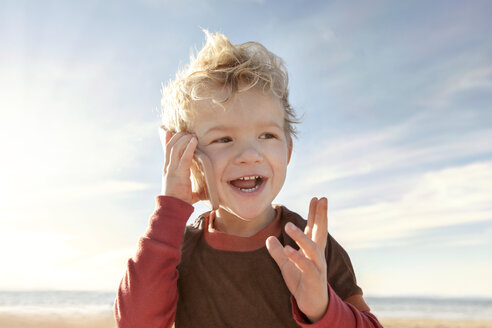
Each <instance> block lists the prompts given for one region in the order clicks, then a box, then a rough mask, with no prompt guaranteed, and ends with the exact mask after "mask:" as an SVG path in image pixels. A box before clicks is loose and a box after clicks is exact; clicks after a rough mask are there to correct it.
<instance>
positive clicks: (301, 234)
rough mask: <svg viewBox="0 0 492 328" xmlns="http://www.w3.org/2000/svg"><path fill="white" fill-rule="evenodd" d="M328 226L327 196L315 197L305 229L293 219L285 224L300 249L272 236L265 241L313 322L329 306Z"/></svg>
mask: <svg viewBox="0 0 492 328" xmlns="http://www.w3.org/2000/svg"><path fill="white" fill-rule="evenodd" d="M327 226H328V200H327V199H326V198H321V199H319V200H318V199H317V198H313V199H312V200H311V203H310V205H309V214H308V222H307V225H306V228H305V229H304V231H302V230H300V229H299V228H297V227H296V226H295V225H294V224H292V223H287V224H286V225H285V231H286V232H287V234H288V235H289V236H290V237H291V238H292V239H293V240H294V241H295V242H296V243H297V244H298V245H299V250H295V249H294V248H292V247H290V246H288V245H287V246H285V247H283V246H282V244H281V243H280V242H279V240H278V239H277V238H276V237H273V236H271V237H268V239H267V241H266V246H267V249H268V252H269V253H270V255H271V256H272V257H273V259H274V260H275V262H276V263H277V265H278V266H279V268H280V271H281V272H282V276H283V278H284V281H285V284H286V285H287V288H288V289H289V291H290V292H291V294H292V295H293V296H294V298H295V299H296V302H297V305H298V306H299V310H301V311H302V312H303V313H304V314H305V315H306V316H307V317H308V318H309V320H310V321H311V322H312V323H314V322H316V321H318V320H319V319H321V318H322V317H323V315H324V314H325V312H326V308H327V307H328V289H327V279H326V259H325V247H326V240H327V237H328V229H327Z"/></svg>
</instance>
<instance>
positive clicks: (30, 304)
mask: <svg viewBox="0 0 492 328" xmlns="http://www.w3.org/2000/svg"><path fill="white" fill-rule="evenodd" d="M114 298H115V292H92V291H0V313H16V314H71V315H86V314H111V313H112V311H113V302H114ZM366 301H367V303H368V304H369V305H370V307H371V310H372V312H373V313H375V314H376V316H378V317H379V318H401V319H413V318H425V319H451V320H454V319H456V320H458V319H474V320H492V299H483V298H426V297H422V298H416V297H366Z"/></svg>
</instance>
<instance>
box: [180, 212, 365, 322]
mask: <svg viewBox="0 0 492 328" xmlns="http://www.w3.org/2000/svg"><path fill="white" fill-rule="evenodd" d="M280 211H281V213H280V220H281V226H282V232H281V234H280V236H278V237H279V240H280V242H281V243H282V244H283V245H286V244H289V245H290V246H292V247H294V248H296V249H298V248H299V247H298V246H297V244H296V243H295V242H294V241H293V240H292V239H291V238H290V237H289V236H288V235H287V234H286V233H285V231H284V229H283V227H284V226H285V224H286V223H287V222H289V221H290V222H293V223H294V224H296V225H297V226H298V227H299V228H301V229H304V227H305V225H306V221H305V220H303V219H302V218H301V217H300V216H299V215H298V214H296V213H294V212H291V211H289V210H288V209H286V208H285V207H281V208H280ZM204 229H206V227H205V217H204V216H201V217H200V218H198V219H197V220H196V221H195V222H194V224H193V225H192V226H188V227H187V228H186V230H185V234H184V240H183V244H182V248H181V262H180V264H179V265H178V271H179V278H178V293H179V298H178V306H177V313H176V328H182V327H217V328H221V327H235V328H236V327H238V328H242V327H244V328H246V327H248V328H249V327H299V326H298V325H297V324H296V322H295V321H294V319H293V316H292V311H291V301H290V297H291V294H290V292H289V290H288V289H287V287H286V286H285V283H284V281H283V278H282V274H281V272H280V270H279V268H278V266H277V264H276V263H275V261H274V260H273V258H272V257H271V256H270V254H269V253H268V251H267V249H266V247H261V248H259V249H256V250H252V251H227V250H220V249H214V248H212V247H211V246H210V245H209V244H208V243H207V242H206V240H205V238H204V233H203V232H204ZM266 237H268V236H266ZM266 237H265V239H266ZM263 245H264V241H263ZM325 254H326V260H327V264H328V266H327V277H328V282H329V283H330V285H331V286H332V288H333V289H334V291H335V292H336V293H337V294H338V295H339V296H340V297H341V298H342V299H345V298H347V297H349V296H351V295H354V294H362V290H361V289H360V288H359V287H358V286H357V284H356V280H355V274H354V271H353V268H352V265H351V262H350V258H349V257H348V255H347V253H346V252H345V250H344V249H343V248H342V247H341V246H340V245H339V244H338V243H337V242H336V241H335V239H333V238H332V237H331V236H329V238H328V241H327V249H326V253H325Z"/></svg>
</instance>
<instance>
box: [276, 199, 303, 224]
mask: <svg viewBox="0 0 492 328" xmlns="http://www.w3.org/2000/svg"><path fill="white" fill-rule="evenodd" d="M278 208H279V209H280V211H281V212H280V213H281V214H280V219H281V220H282V226H283V225H285V224H286V223H287V222H292V223H294V224H295V225H296V226H297V227H299V228H300V229H304V228H305V227H306V224H307V221H306V220H305V219H304V218H303V217H302V216H300V215H299V214H297V213H296V212H294V211H291V210H289V209H288V208H287V207H285V206H283V205H278Z"/></svg>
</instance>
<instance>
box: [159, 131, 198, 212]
mask: <svg viewBox="0 0 492 328" xmlns="http://www.w3.org/2000/svg"><path fill="white" fill-rule="evenodd" d="M159 135H160V138H161V143H162V146H163V148H164V155H165V162H164V170H163V173H162V195H165V196H172V197H175V198H178V199H181V200H182V201H185V202H187V203H189V204H191V205H193V204H194V203H196V202H197V201H199V200H200V199H199V197H198V195H197V194H194V193H193V192H192V188H191V180H190V174H191V171H190V169H191V164H192V159H193V154H194V152H195V148H196V146H197V144H198V140H197V138H196V136H194V135H192V134H189V133H185V132H178V133H176V134H173V133H172V132H170V131H165V130H163V129H162V128H160V129H159Z"/></svg>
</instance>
